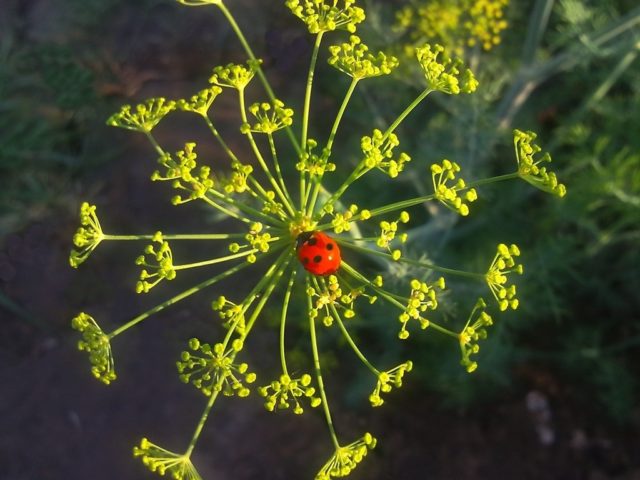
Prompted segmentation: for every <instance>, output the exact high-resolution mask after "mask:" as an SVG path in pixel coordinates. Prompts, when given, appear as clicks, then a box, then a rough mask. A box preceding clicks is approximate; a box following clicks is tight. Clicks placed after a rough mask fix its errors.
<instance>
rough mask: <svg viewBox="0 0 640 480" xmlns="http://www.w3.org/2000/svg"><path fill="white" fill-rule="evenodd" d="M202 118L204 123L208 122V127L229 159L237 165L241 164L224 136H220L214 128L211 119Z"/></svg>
mask: <svg viewBox="0 0 640 480" xmlns="http://www.w3.org/2000/svg"><path fill="white" fill-rule="evenodd" d="M202 118H204V121H205V122H207V126H208V127H209V130H211V133H212V134H213V136H214V137H215V138H216V140H217V141H218V143H219V144H220V146H221V147H222V149H223V150H224V151H225V153H226V154H227V155H228V156H229V158H230V159H231V160H232V161H233V162H235V163H240V162H239V161H238V157H236V154H235V153H233V151H232V150H231V149H230V148H229V146H228V145H227V142H225V141H224V139H223V138H222V135H220V133H219V132H218V130H217V129H216V127H214V125H213V122H212V121H211V119H210V118H209V117H208V116H206V115H203V116H202Z"/></svg>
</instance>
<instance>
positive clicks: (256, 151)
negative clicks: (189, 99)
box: [238, 89, 295, 216]
mask: <svg viewBox="0 0 640 480" xmlns="http://www.w3.org/2000/svg"><path fill="white" fill-rule="evenodd" d="M238 94H239V99H240V115H241V117H242V122H243V123H245V124H246V123H249V122H248V120H247V112H246V107H245V99H244V89H241V90H239V91H238ZM246 137H247V138H248V139H249V143H250V144H251V148H252V150H253V153H254V154H255V156H256V159H257V160H258V163H259V164H260V166H261V167H262V170H263V171H264V173H265V175H266V176H267V178H268V180H269V183H271V185H272V186H273V188H274V190H275V191H276V193H277V194H278V196H279V197H280V200H281V201H282V203H283V204H284V206H285V208H286V209H287V210H288V211H289V214H290V215H291V216H295V212H294V210H293V206H292V205H291V204H290V203H289V201H288V200H287V197H286V196H285V195H284V193H283V192H282V190H281V189H280V186H279V185H278V182H277V181H276V179H275V178H274V177H273V174H272V173H271V170H269V167H268V166H267V163H266V162H265V161H264V157H263V156H262V153H260V149H259V148H258V145H257V144H256V141H255V139H254V138H253V134H252V133H251V131H250V130H249V131H247V132H246Z"/></svg>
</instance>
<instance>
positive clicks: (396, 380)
mask: <svg viewBox="0 0 640 480" xmlns="http://www.w3.org/2000/svg"><path fill="white" fill-rule="evenodd" d="M412 368H413V363H412V362H411V361H410V360H409V361H407V362H404V363H401V364H400V365H398V366H396V367H393V368H392V369H391V370H387V371H386V372H380V374H379V375H378V382H377V383H376V388H374V390H373V392H372V393H371V395H369V401H370V402H371V406H373V407H379V406H381V405H382V404H383V403H384V400H383V399H382V397H381V396H380V393H389V392H390V391H391V390H392V389H393V388H394V387H395V388H400V387H401V386H402V377H404V374H405V373H407V372H410V371H411V369H412Z"/></svg>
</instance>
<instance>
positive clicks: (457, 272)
mask: <svg viewBox="0 0 640 480" xmlns="http://www.w3.org/2000/svg"><path fill="white" fill-rule="evenodd" d="M337 241H338V243H339V244H340V245H345V246H346V247H347V248H351V249H352V250H356V251H358V252H362V253H366V254H367V255H376V256H378V257H382V258H384V259H386V260H387V261H389V262H390V263H406V264H408V265H414V266H416V267H422V268H427V269H429V270H433V271H434V272H440V273H446V274H448V275H456V276H458V277H465V278H472V279H474V280H484V278H485V276H484V274H482V273H473V272H465V271H463V270H455V269H453V268H445V267H440V266H438V265H435V264H433V263H427V262H421V261H419V260H413V259H411V258H405V257H400V258H399V259H398V260H394V259H393V257H392V256H391V255H390V254H388V253H384V252H381V251H379V250H374V249H372V248H368V247H362V246H360V245H357V244H355V243H352V242H349V241H347V240H343V239H337Z"/></svg>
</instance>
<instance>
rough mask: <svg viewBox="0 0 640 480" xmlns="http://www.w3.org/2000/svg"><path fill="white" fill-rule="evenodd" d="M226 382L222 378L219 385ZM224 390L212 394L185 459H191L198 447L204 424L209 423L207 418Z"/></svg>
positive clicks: (217, 390) (219, 389) (218, 389)
mask: <svg viewBox="0 0 640 480" xmlns="http://www.w3.org/2000/svg"><path fill="white" fill-rule="evenodd" d="M223 381H224V377H222V378H221V379H220V380H219V383H220V385H219V386H221V384H222V382H223ZM221 390H222V389H221V388H216V389H214V391H213V393H212V394H211V396H210V397H209V401H208V402H207V406H206V407H205V409H204V412H202V416H201V417H200V421H199V422H198V425H197V426H196V429H195V431H194V432H193V436H192V437H191V441H190V442H189V446H188V447H187V451H186V452H185V454H184V455H185V457H187V458H188V457H190V456H191V452H192V451H193V448H194V447H195V446H196V442H197V441H198V438H199V437H200V434H201V433H202V429H203V428H204V424H205V423H206V422H207V418H208V417H209V412H211V409H212V408H213V404H214V403H216V399H217V398H218V394H219V393H220V391H221Z"/></svg>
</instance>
